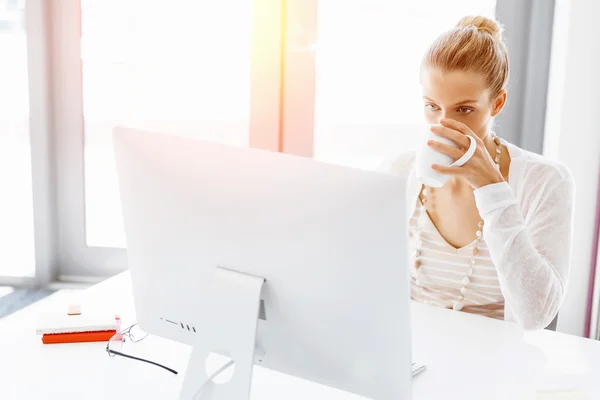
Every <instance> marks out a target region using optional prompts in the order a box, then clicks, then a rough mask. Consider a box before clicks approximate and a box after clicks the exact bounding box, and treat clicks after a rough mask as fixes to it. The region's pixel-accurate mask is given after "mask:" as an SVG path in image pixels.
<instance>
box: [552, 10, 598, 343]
mask: <svg viewBox="0 0 600 400" xmlns="http://www.w3.org/2000/svg"><path fill="white" fill-rule="evenodd" d="M567 3H569V4H567ZM557 4H558V7H557V27H558V29H557V32H555V35H554V37H555V40H556V41H557V42H555V45H554V46H553V61H552V67H551V72H550V80H551V82H550V93H549V102H548V120H547V129H548V130H547V132H548V133H549V134H548V136H547V138H546V139H547V143H546V145H545V152H546V154H547V155H549V156H551V157H556V158H558V159H559V160H561V161H562V162H564V163H566V164H567V165H568V166H569V167H570V169H571V172H572V173H573V175H574V178H575V181H576V185H577V194H576V201H575V209H576V210H575V217H574V237H573V250H572V262H571V270H570V271H571V272H570V280H569V286H568V293H567V297H566V299H565V302H564V305H563V307H562V309H561V311H560V316H559V323H558V330H559V331H561V332H565V333H570V334H575V335H586V334H587V332H584V326H585V317H586V306H587V299H588V285H589V280H590V259H591V255H592V248H593V243H592V242H593V231H594V215H595V211H596V201H597V199H596V197H597V183H598V168H599V166H600V96H599V95H600V73H599V71H600V45H599V44H598V43H597V38H600V24H599V23H598V15H600V1H598V0H577V1H570V2H567V1H566V0H559V1H557ZM567 6H568V7H567ZM567 8H569V9H567ZM561 18H562V19H561Z"/></svg>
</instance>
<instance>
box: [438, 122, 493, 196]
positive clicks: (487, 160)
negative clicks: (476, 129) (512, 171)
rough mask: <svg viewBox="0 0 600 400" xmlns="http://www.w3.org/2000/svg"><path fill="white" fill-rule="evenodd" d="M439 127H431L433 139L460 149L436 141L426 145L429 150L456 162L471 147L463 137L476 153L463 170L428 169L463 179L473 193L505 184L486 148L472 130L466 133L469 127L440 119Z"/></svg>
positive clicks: (440, 166) (443, 167) (442, 167)
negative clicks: (450, 143) (471, 138)
mask: <svg viewBox="0 0 600 400" xmlns="http://www.w3.org/2000/svg"><path fill="white" fill-rule="evenodd" d="M440 124H441V125H442V126H441V127H440V126H433V127H432V128H431V132H433V134H434V135H436V136H440V137H443V138H446V139H449V140H452V141H453V142H454V143H456V145H457V146H458V147H459V148H456V147H453V146H449V145H447V144H445V143H441V142H438V141H436V140H430V141H429V142H427V144H428V146H429V147H431V148H432V149H434V150H435V151H438V152H440V153H442V154H445V155H447V156H449V157H452V158H453V159H454V160H458V159H459V158H460V157H462V156H463V154H465V151H466V150H467V149H468V148H469V146H470V144H471V141H470V140H469V138H467V137H466V136H471V137H473V138H474V139H475V142H476V143H477V149H476V150H475V154H473V157H471V159H470V160H469V161H468V162H467V163H466V164H465V165H463V166H462V167H446V166H443V165H438V164H434V165H432V166H431V168H432V169H433V170H434V171H436V172H438V173H440V174H444V175H451V176H456V177H460V178H463V179H464V180H466V181H467V182H469V184H470V185H471V186H472V187H473V189H479V188H481V187H483V186H487V185H491V184H494V183H500V182H504V177H503V176H502V173H501V172H500V169H499V168H497V167H496V163H494V160H493V159H492V157H491V156H490V153H488V151H487V149H486V147H485V144H484V143H483V141H482V140H481V139H480V138H479V137H478V136H477V135H475V134H474V133H473V131H472V130H471V129H469V127H468V126H466V125H465V124H463V123H461V122H458V121H455V120H453V119H446V118H445V119H442V120H441V121H440Z"/></svg>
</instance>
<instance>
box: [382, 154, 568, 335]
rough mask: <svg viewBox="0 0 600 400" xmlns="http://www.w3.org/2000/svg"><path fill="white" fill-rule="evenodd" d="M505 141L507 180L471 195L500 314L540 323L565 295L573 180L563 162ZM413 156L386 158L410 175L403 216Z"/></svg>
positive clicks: (412, 181)
mask: <svg viewBox="0 0 600 400" xmlns="http://www.w3.org/2000/svg"><path fill="white" fill-rule="evenodd" d="M504 144H505V145H506V147H507V148H508V152H509V154H510V157H511V163H510V169H509V176H508V183H506V182H503V183H498V184H493V185H488V186H485V187H482V188H480V189H477V190H475V191H474V194H475V201H476V204H477V208H478V209H479V214H480V216H481V217H482V218H483V220H484V223H485V225H484V229H483V235H484V239H485V242H486V244H487V246H488V248H489V251H490V255H491V258H492V261H493V263H494V265H495V267H496V270H497V273H498V280H499V282H500V288H501V290H502V294H503V295H504V299H505V314H504V319H505V320H507V321H512V322H516V323H518V324H519V325H521V326H522V327H524V328H525V329H540V328H544V327H546V326H547V325H548V324H550V322H552V320H553V319H554V317H555V316H556V314H557V313H558V310H559V309H560V306H561V305H562V302H563V299H564V296H565V289H566V287H567V280H568V275H569V263H570V258H571V236H572V229H573V228H572V220H573V217H572V214H573V204H574V195H575V183H574V180H573V178H572V176H571V174H570V172H569V170H568V169H567V167H565V166H564V165H562V164H560V163H558V162H555V161H551V160H549V159H548V158H545V157H542V156H540V155H537V154H534V153H530V152H528V151H525V150H522V149H520V148H518V147H516V146H514V145H512V144H510V143H506V142H504ZM414 156H415V153H414V152H410V153H406V154H403V155H402V156H400V157H399V158H397V159H396V160H394V161H393V162H392V163H391V164H388V168H389V169H390V170H391V171H392V172H394V173H398V174H401V175H405V176H407V177H408V185H407V205H408V207H407V208H408V209H407V221H408V220H410V216H411V215H412V214H413V212H414V208H415V205H416V204H417V196H418V195H419V192H420V190H421V184H420V182H419V181H418V180H417V178H416V174H415V171H414V168H413V161H414Z"/></svg>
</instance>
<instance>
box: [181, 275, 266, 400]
mask: <svg viewBox="0 0 600 400" xmlns="http://www.w3.org/2000/svg"><path fill="white" fill-rule="evenodd" d="M264 282H265V279H264V278H260V277H256V276H252V275H248V274H244V273H240V272H236V271H232V270H229V269H225V268H221V267H217V268H216V271H215V276H214V285H213V286H212V293H211V294H210V296H211V299H212V308H211V310H212V312H211V313H210V318H208V319H207V320H206V321H204V323H205V324H204V326H202V328H201V335H199V336H200V337H199V339H198V342H197V343H196V344H195V345H194V347H193V349H192V354H191V356H190V360H189V362H188V366H187V369H186V375H185V378H184V380H183V385H182V389H181V392H180V395H179V400H201V399H202V400H207V399H211V400H247V399H249V398H250V387H251V384H252V369H253V367H254V355H255V344H256V330H257V326H258V317H259V309H260V295H261V290H262V287H263V284H264ZM211 353H218V354H223V355H228V356H230V357H231V358H232V359H233V362H234V365H233V366H232V367H233V368H234V371H233V376H232V377H231V380H230V381H229V382H227V383H223V384H217V383H214V382H212V381H210V377H209V375H208V373H207V371H206V359H207V358H208V356H209V355H210V354H211Z"/></svg>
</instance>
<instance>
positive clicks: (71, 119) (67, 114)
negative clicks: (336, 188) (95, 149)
mask: <svg viewBox="0 0 600 400" xmlns="http://www.w3.org/2000/svg"><path fill="white" fill-rule="evenodd" d="M248 1H251V2H252V7H253V9H252V22H251V24H252V33H251V46H252V50H251V53H252V60H251V78H250V79H251V82H250V84H251V90H250V92H251V95H250V97H251V99H250V121H249V130H250V139H249V145H250V146H251V147H255V148H261V149H266V150H271V151H279V150H280V141H281V138H280V135H279V113H280V103H281V101H280V100H281V88H280V79H279V75H280V74H281V62H280V60H281V56H280V54H281V50H282V43H281V34H280V33H281V31H282V20H281V15H282V9H283V0H277V1H273V0H248ZM50 4H51V5H52V10H51V15H52V21H53V24H52V28H53V29H52V33H51V38H52V49H53V56H54V57H53V65H52V68H51V69H52V73H53V76H52V80H53V82H54V84H55V87H56V88H60V90H55V91H54V93H53V97H52V99H53V103H54V117H55V121H54V132H55V133H56V134H55V135H54V137H53V139H54V149H55V156H56V192H57V195H56V197H57V207H56V208H57V212H56V215H57V231H58V260H59V266H58V269H57V273H56V278H57V279H58V280H60V281H65V282H82V281H84V282H90V283H93V282H97V281H100V280H102V279H104V278H106V277H108V276H112V275H115V274H117V273H119V272H122V271H124V270H126V269H127V252H126V249H122V248H112V247H93V246H88V245H87V243H86V218H85V212H86V211H85V164H84V161H85V160H84V150H85V134H84V120H83V86H82V69H81V67H82V65H81V49H80V38H81V2H80V1H61V2H50ZM273 15H276V16H279V18H273ZM258 60H260V62H259V61H258Z"/></svg>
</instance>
